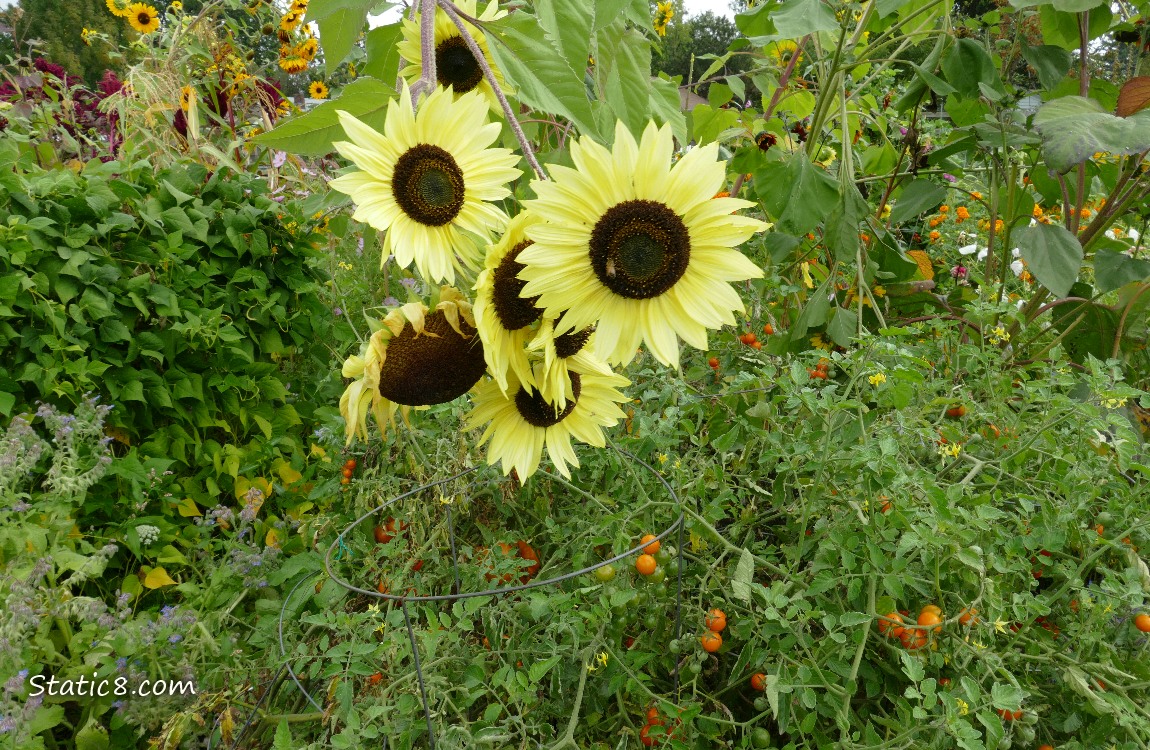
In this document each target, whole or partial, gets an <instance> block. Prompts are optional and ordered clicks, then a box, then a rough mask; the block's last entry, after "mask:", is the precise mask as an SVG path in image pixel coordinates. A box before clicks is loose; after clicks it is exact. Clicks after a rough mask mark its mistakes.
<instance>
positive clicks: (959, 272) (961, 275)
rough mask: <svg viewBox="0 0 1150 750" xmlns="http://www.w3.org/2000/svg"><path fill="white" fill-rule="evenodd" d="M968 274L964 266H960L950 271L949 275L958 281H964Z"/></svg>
mask: <svg viewBox="0 0 1150 750" xmlns="http://www.w3.org/2000/svg"><path fill="white" fill-rule="evenodd" d="M968 273H969V271H967V270H966V266H961V265H960V266H955V267H954V268H952V269H950V275H951V276H953V277H954V278H956V279H958V280H959V281H963V280H965V279H966V277H967V274H968Z"/></svg>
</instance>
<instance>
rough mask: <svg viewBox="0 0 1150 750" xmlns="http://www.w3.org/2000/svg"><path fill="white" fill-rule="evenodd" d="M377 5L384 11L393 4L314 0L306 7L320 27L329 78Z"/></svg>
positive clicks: (374, 1) (308, 16) (374, 0)
mask: <svg viewBox="0 0 1150 750" xmlns="http://www.w3.org/2000/svg"><path fill="white" fill-rule="evenodd" d="M377 6H378V11H379V12H383V11H384V10H387V9H388V8H390V7H391V6H392V3H381V2H379V0H312V2H311V3H309V4H308V8H307V20H308V21H316V22H318V24H319V37H320V43H321V44H322V45H323V58H324V65H325V67H326V68H327V73H328V75H331V74H332V73H334V72H335V71H336V69H337V68H339V66H340V64H341V63H342V62H343V60H344V58H345V57H347V54H348V53H349V52H351V48H352V47H353V46H354V45H355V40H356V39H358V38H359V35H360V34H361V33H362V32H363V27H364V25H365V24H366V23H367V15H368V13H370V12H371V11H372V9H373V8H376V7H377Z"/></svg>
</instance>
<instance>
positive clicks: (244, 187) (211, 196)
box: [0, 142, 334, 495]
mask: <svg viewBox="0 0 1150 750" xmlns="http://www.w3.org/2000/svg"><path fill="white" fill-rule="evenodd" d="M0 167H2V169H0V300H2V302H0V358H2V361H3V366H2V367H0V414H3V415H5V416H11V415H13V414H18V413H20V412H21V411H24V410H28V409H31V410H34V409H35V404H36V402H38V401H45V402H62V403H68V402H73V403H75V402H78V401H79V400H80V398H81V397H82V395H83V394H85V393H87V392H90V391H91V392H97V393H102V394H106V396H107V398H108V399H109V400H111V401H112V402H114V403H117V404H122V405H123V407H124V408H122V409H119V410H117V412H116V413H115V414H114V415H112V416H111V417H110V419H111V421H110V423H109V429H110V432H109V434H111V435H113V436H114V437H115V439H116V441H117V442H118V443H120V444H122V445H123V446H132V447H138V449H139V451H140V453H142V454H144V455H151V456H161V457H167V458H171V459H174V461H175V462H176V463H177V464H178V465H180V466H183V467H196V472H197V473H198V474H200V475H201V476H202V477H203V478H204V479H205V480H206V484H205V485H204V490H203V492H204V494H206V495H214V494H216V492H217V491H218V489H219V486H220V479H221V477H224V476H227V475H230V477H233V478H234V477H235V476H236V475H237V474H238V473H239V468H240V467H239V457H240V455H241V454H242V449H243V447H244V446H245V445H246V444H248V443H249V442H250V441H252V440H253V439H256V438H259V439H261V440H262V441H265V443H264V448H262V449H264V450H266V447H267V446H268V445H271V446H279V447H282V448H285V449H287V448H289V447H290V446H293V445H298V443H299V441H298V435H299V431H300V429H301V424H302V421H303V420H304V419H307V418H308V417H309V416H310V412H311V409H312V407H310V406H308V405H307V404H309V403H311V402H310V401H305V402H304V403H303V404H300V403H298V402H297V401H296V399H295V398H294V396H293V391H294V392H299V391H301V390H308V391H312V392H315V391H316V389H317V388H321V384H319V383H317V382H314V381H308V380H306V379H305V380H303V381H300V380H296V381H295V382H294V383H293V382H292V380H293V378H292V371H293V370H301V369H303V370H306V369H307V368H308V367H312V366H314V365H315V363H317V362H321V361H323V360H324V359H325V358H326V353H325V349H324V346H323V342H325V341H329V340H330V338H331V335H332V333H331V332H332V327H333V325H334V322H333V317H332V316H331V313H330V310H328V309H327V308H326V306H325V305H324V303H323V302H322V300H321V297H320V291H321V287H322V281H321V277H320V276H319V275H318V274H317V273H316V271H315V270H314V269H313V268H311V267H310V265H309V260H310V259H312V258H313V257H314V256H315V255H316V252H315V250H313V247H312V243H313V241H314V240H315V239H316V237H317V236H316V235H312V234H311V233H310V231H309V230H308V229H307V228H306V227H307V226H308V222H306V221H305V220H304V218H303V216H302V215H300V214H299V212H298V208H293V207H292V206H291V205H290V204H289V205H288V206H286V207H285V206H281V205H280V204H279V203H277V202H276V201H275V200H273V198H272V196H270V195H269V194H268V187H267V183H266V182H264V181H263V180H262V179H261V178H260V177H259V176H258V175H256V174H250V173H234V172H230V171H226V170H221V171H216V172H211V171H209V170H208V169H207V168H205V167H203V166H200V165H198V164H177V165H173V166H171V167H167V168H164V169H160V170H158V171H154V170H153V168H152V166H151V165H150V164H149V163H148V162H146V161H141V162H137V163H135V164H121V163H118V162H109V163H106V164H105V163H100V162H99V161H92V162H89V163H88V164H86V165H83V166H82V167H78V168H76V169H56V170H51V171H44V170H40V169H38V168H36V167H34V166H33V165H32V164H30V163H29V157H28V156H27V155H23V156H22V155H21V153H20V152H19V151H18V150H17V148H16V147H15V145H14V144H12V143H11V142H8V143H4V144H3V145H0ZM314 369H315V368H314V367H313V370H314Z"/></svg>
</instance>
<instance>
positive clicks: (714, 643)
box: [699, 631, 723, 654]
mask: <svg viewBox="0 0 1150 750" xmlns="http://www.w3.org/2000/svg"><path fill="white" fill-rule="evenodd" d="M699 642H700V643H701V644H703V650H704V651H706V652H707V653H708V654H713V653H715V652H716V651H718V650H719V649H720V648H722V646H723V636H721V635H719V634H718V633H716V632H714V631H707V632H706V633H704V634H703V636H702V637H700V638H699Z"/></svg>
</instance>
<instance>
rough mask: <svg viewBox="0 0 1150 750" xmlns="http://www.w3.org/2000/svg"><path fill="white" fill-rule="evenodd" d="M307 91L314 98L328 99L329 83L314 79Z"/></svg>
mask: <svg viewBox="0 0 1150 750" xmlns="http://www.w3.org/2000/svg"><path fill="white" fill-rule="evenodd" d="M307 93H308V94H309V95H310V96H311V98H312V99H326V98H327V94H328V91H327V84H325V83H324V82H323V81H312V82H311V85H310V86H308V87H307Z"/></svg>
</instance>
